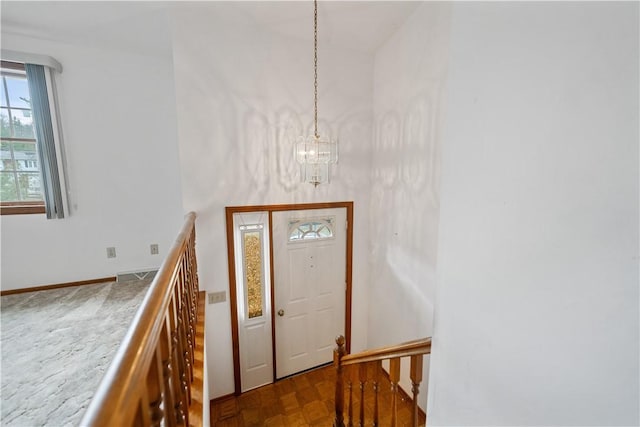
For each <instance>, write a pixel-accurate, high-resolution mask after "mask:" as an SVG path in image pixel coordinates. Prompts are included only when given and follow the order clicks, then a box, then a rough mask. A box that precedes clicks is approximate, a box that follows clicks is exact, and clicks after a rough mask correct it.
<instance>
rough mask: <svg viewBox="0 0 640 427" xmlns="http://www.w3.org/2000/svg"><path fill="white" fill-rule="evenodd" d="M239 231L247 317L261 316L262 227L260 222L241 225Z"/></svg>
mask: <svg viewBox="0 0 640 427" xmlns="http://www.w3.org/2000/svg"><path fill="white" fill-rule="evenodd" d="M240 231H241V233H242V262H243V270H244V283H245V286H244V289H245V294H246V295H245V298H246V307H247V308H248V311H247V317H248V318H249V319H253V318H256V317H260V316H262V315H263V312H264V310H263V308H264V265H263V262H262V260H263V256H262V248H263V246H264V245H263V233H264V227H263V226H262V224H258V225H243V226H241V227H240Z"/></svg>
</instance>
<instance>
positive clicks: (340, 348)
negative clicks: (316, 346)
mask: <svg viewBox="0 0 640 427" xmlns="http://www.w3.org/2000/svg"><path fill="white" fill-rule="evenodd" d="M336 344H337V347H336V348H335V350H333V365H334V366H335V367H336V396H335V405H336V419H335V420H334V423H333V426H334V427H344V386H343V378H342V375H343V372H342V369H343V367H342V364H341V360H342V357H343V356H344V354H345V353H346V350H345V348H344V337H343V336H342V335H340V336H339V337H337V338H336Z"/></svg>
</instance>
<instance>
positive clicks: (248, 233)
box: [233, 212, 273, 392]
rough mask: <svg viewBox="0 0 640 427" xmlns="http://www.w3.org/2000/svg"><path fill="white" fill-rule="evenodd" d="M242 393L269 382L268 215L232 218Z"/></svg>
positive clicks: (256, 213) (271, 357)
mask: <svg viewBox="0 0 640 427" xmlns="http://www.w3.org/2000/svg"><path fill="white" fill-rule="evenodd" d="M233 227H234V247H235V254H234V255H235V260H236V281H237V283H238V286H237V307H238V338H239V340H240V343H239V344H240V346H239V347H240V349H241V351H240V378H241V381H240V383H241V389H242V391H243V392H245V391H248V390H251V389H253V388H256V387H260V386H262V385H265V384H270V383H272V382H273V353H272V351H271V348H272V347H271V346H272V343H271V336H272V329H271V284H270V276H271V273H270V271H271V270H270V266H269V229H268V227H269V213H268V212H251V213H236V214H234V215H233Z"/></svg>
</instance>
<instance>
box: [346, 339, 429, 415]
mask: <svg viewBox="0 0 640 427" xmlns="http://www.w3.org/2000/svg"><path fill="white" fill-rule="evenodd" d="M336 344H337V347H336V349H335V350H334V351H333V363H334V366H335V367H336V394H335V420H334V424H333V425H334V427H345V417H344V415H345V414H344V404H345V389H344V386H345V379H346V380H347V390H348V397H349V406H348V425H349V426H353V425H354V415H353V402H354V398H353V389H354V386H353V382H354V381H355V382H357V383H358V384H359V389H360V399H359V400H360V411H359V412H360V413H359V420H358V422H359V425H360V426H363V425H365V398H364V396H365V386H366V384H367V382H368V381H369V379H370V374H371V372H370V371H371V370H372V371H373V381H372V382H373V391H374V393H375V400H374V407H373V425H374V426H377V425H379V424H378V423H379V406H378V394H379V391H380V390H379V384H380V381H379V376H380V371H381V370H382V361H383V360H389V382H390V383H391V399H392V400H391V426H392V427H396V425H397V422H398V417H397V401H398V390H399V382H400V360H401V358H403V357H409V358H410V361H411V365H410V368H409V377H410V379H411V391H412V394H413V411H412V415H411V418H412V425H413V426H414V427H417V426H418V420H419V416H418V413H419V411H418V394H419V393H420V383H421V382H422V360H423V356H424V355H425V354H430V353H431V337H427V338H421V339H417V340H413V341H408V342H405V343H402V344H397V345H391V346H387V347H381V348H377V349H373V350H365V351H363V352H360V353H357V354H349V355H348V354H346V350H345V339H344V337H343V336H342V335H340V336H339V337H337V338H336ZM356 365H357V369H356ZM347 366H351V367H350V368H349V369H350V370H351V372H350V374H349V375H345V372H344V368H345V367H347ZM369 368H371V369H369Z"/></svg>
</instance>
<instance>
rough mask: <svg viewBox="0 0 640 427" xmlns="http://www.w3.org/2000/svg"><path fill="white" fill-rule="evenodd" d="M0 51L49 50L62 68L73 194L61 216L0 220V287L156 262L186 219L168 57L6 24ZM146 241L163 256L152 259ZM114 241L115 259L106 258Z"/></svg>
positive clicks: (87, 276) (64, 123) (92, 275)
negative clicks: (23, 31) (12, 29)
mask: <svg viewBox="0 0 640 427" xmlns="http://www.w3.org/2000/svg"><path fill="white" fill-rule="evenodd" d="M45 36H46V35H43V37H45ZM2 47H3V48H5V49H13V50H20V51H26V52H31V53H40V54H46V55H51V56H53V57H55V58H56V59H57V60H58V61H60V62H61V63H62V65H63V67H64V71H63V73H62V74H60V75H58V78H57V84H58V92H59V95H60V104H61V105H60V110H61V116H62V127H63V132H64V143H65V147H66V150H65V151H66V156H67V164H68V181H69V188H70V190H71V196H70V204H71V215H70V216H68V217H67V218H65V219H63V220H49V221H47V220H46V219H45V217H44V215H14V216H6V215H5V216H2V217H1V226H2V229H1V231H2V259H1V263H2V289H3V290H7V289H15V288H25V287H31V286H38V285H46V284H52V283H61V282H69V281H77V280H86V279H93V278H100V277H106V276H113V275H115V274H117V273H118V272H123V271H131V270H140V269H145V268H149V267H158V266H159V265H160V263H161V262H162V260H163V259H164V256H165V255H166V254H167V251H168V249H169V247H170V245H171V244H172V243H173V240H174V239H175V237H176V235H177V232H178V230H179V228H180V226H181V224H182V215H183V212H182V201H181V195H180V174H179V171H178V167H179V162H178V159H177V156H178V149H177V130H176V112H175V95H174V86H173V67H172V60H171V57H170V55H169V56H162V55H157V54H156V55H146V54H139V53H135V52H131V51H130V49H128V47H127V46H113V48H107V47H103V46H94V45H91V44H89V43H86V41H85V40H82V39H78V43H77V44H70V43H64V42H56V41H52V40H45V39H42V38H32V37H26V36H22V35H16V34H11V33H8V32H6V28H3V33H2ZM169 51H170V50H169ZM150 243H158V244H159V245H160V254H159V255H155V256H152V255H150V253H149V244H150ZM108 246H115V247H116V251H117V257H116V258H115V259H107V257H106V247H108Z"/></svg>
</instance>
